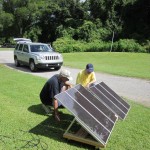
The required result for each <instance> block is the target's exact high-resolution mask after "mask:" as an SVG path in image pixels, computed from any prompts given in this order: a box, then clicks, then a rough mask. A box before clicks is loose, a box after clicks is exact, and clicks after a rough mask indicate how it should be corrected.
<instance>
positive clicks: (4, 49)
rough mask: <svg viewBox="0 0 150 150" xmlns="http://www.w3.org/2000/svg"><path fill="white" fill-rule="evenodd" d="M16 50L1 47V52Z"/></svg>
mask: <svg viewBox="0 0 150 150" xmlns="http://www.w3.org/2000/svg"><path fill="white" fill-rule="evenodd" d="M12 50H14V48H1V47H0V51H12Z"/></svg>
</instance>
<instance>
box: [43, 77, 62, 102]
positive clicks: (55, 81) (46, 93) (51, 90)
mask: <svg viewBox="0 0 150 150" xmlns="http://www.w3.org/2000/svg"><path fill="white" fill-rule="evenodd" d="M63 85H64V84H63V82H62V81H60V79H59V75H58V74H56V75H54V76H52V77H51V78H50V79H49V80H48V81H47V82H46V83H45V85H44V86H43V88H42V90H41V93H40V99H41V101H42V103H43V104H45V105H52V101H53V99H54V96H55V95H57V94H59V93H60V92H61V88H62V87H63Z"/></svg>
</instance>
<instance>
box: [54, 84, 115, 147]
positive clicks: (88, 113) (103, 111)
mask: <svg viewBox="0 0 150 150" xmlns="http://www.w3.org/2000/svg"><path fill="white" fill-rule="evenodd" d="M55 98H56V99H57V100H58V101H60V102H61V103H62V105H63V106H65V107H66V108H67V109H68V110H69V111H70V112H71V113H72V114H73V115H74V116H75V118H76V120H77V121H78V122H79V123H80V125H81V126H82V127H83V128H84V129H85V130H86V131H87V132H88V133H90V134H91V135H92V136H93V137H94V138H95V139H96V140H97V141H99V142H101V143H102V144H103V145H106V143H107V141H108V138H109V136H110V134H111V132H112V129H113V127H114V125H115V122H116V120H117V118H116V116H115V113H113V112H112V111H111V110H109V108H108V107H107V106H106V105H105V104H103V103H102V102H100V101H99V100H98V98H96V97H95V96H93V95H92V94H91V93H90V92H89V91H88V90H87V89H85V88H84V87H82V85H77V86H75V87H74V88H71V89H69V90H67V91H65V92H62V93H60V94H58V95H56V96H55Z"/></svg>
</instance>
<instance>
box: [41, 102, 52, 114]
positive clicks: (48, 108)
mask: <svg viewBox="0 0 150 150" xmlns="http://www.w3.org/2000/svg"><path fill="white" fill-rule="evenodd" d="M42 107H43V109H44V110H45V112H46V114H51V113H52V111H51V108H50V106H48V105H44V104H42Z"/></svg>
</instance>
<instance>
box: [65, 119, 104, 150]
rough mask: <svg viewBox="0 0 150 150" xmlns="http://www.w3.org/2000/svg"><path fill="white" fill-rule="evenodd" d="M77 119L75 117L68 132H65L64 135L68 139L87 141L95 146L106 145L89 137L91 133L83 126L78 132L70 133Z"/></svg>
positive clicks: (86, 142)
mask: <svg viewBox="0 0 150 150" xmlns="http://www.w3.org/2000/svg"><path fill="white" fill-rule="evenodd" d="M75 121H76V119H75V118H74V119H73V121H72V122H71V124H70V125H69V127H68V128H67V130H66V132H65V133H64V134H63V137H64V138H66V139H68V140H74V141H77V142H81V143H85V144H88V145H92V146H95V148H104V147H105V145H103V144H102V143H100V142H98V141H96V140H95V139H93V138H92V137H91V138H89V133H88V132H87V131H86V130H85V129H84V128H83V127H81V128H80V129H79V130H78V131H77V132H76V133H69V130H70V128H71V127H72V125H73V124H74V123H75Z"/></svg>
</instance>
